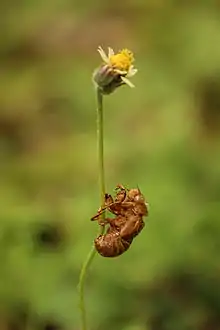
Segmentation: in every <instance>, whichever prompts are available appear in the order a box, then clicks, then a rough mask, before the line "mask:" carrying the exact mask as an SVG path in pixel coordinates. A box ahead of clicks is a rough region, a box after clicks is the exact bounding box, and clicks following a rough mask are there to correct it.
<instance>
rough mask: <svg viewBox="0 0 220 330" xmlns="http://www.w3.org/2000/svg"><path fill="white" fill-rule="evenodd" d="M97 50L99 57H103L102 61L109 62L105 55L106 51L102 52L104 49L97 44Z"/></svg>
mask: <svg viewBox="0 0 220 330" xmlns="http://www.w3.org/2000/svg"><path fill="white" fill-rule="evenodd" d="M97 50H98V52H99V54H100V56H101V58H102V59H103V61H104V62H105V63H109V59H108V56H107V55H106V53H105V52H104V50H103V49H102V47H101V46H99V47H98V49H97Z"/></svg>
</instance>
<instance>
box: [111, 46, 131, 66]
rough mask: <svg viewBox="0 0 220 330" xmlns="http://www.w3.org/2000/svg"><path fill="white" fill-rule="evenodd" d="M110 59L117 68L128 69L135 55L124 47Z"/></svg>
mask: <svg viewBox="0 0 220 330" xmlns="http://www.w3.org/2000/svg"><path fill="white" fill-rule="evenodd" d="M109 61H110V63H111V65H112V66H113V67H114V68H115V69H118V70H120V71H128V70H129V68H130V67H131V65H132V63H133V62H134V55H133V53H132V52H131V51H130V50H128V49H123V50H121V51H120V52H119V53H118V54H115V55H112V56H110V58H109Z"/></svg>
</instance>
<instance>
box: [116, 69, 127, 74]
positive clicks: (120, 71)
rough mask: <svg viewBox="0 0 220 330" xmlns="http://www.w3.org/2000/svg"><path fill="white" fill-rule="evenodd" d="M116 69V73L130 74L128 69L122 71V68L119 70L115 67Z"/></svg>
mask: <svg viewBox="0 0 220 330" xmlns="http://www.w3.org/2000/svg"><path fill="white" fill-rule="evenodd" d="M114 71H115V72H116V73H118V74H122V75H124V74H126V75H127V74H128V72H127V71H122V70H118V69H114Z"/></svg>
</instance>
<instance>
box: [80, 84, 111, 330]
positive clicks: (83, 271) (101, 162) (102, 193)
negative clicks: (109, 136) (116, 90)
mask: <svg viewBox="0 0 220 330" xmlns="http://www.w3.org/2000/svg"><path fill="white" fill-rule="evenodd" d="M96 93H97V142H98V160H99V181H100V201H101V205H102V206H103V205H104V203H105V172H104V125H103V96H102V94H101V92H100V90H99V89H98V88H97V89H96ZM102 216H103V218H104V217H105V213H103V215H102ZM104 230H105V228H104V226H100V229H99V233H98V235H102V234H103V233H104ZM95 254H96V249H95V247H94V245H93V246H92V248H91V250H90V252H89V254H88V256H87V258H86V260H85V262H84V264H83V266H82V269H81V272H80V277H79V284H78V289H79V307H80V311H81V323H82V330H87V329H88V328H87V320H86V307H85V295H84V286H85V277H86V274H87V271H88V269H89V266H90V265H91V263H92V261H93V259H94V257H95Z"/></svg>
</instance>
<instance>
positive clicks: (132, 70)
mask: <svg viewBox="0 0 220 330" xmlns="http://www.w3.org/2000/svg"><path fill="white" fill-rule="evenodd" d="M137 72H138V69H134V68H130V69H129V71H128V74H127V77H128V78H130V77H133V76H134V75H135V74H136V73H137Z"/></svg>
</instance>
